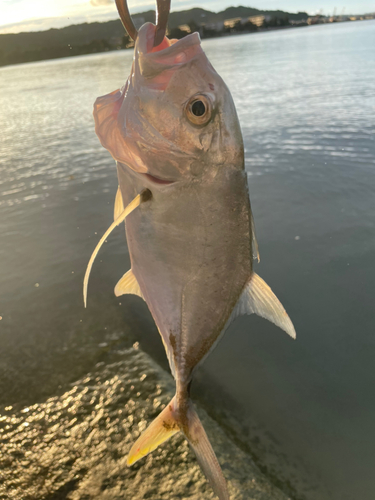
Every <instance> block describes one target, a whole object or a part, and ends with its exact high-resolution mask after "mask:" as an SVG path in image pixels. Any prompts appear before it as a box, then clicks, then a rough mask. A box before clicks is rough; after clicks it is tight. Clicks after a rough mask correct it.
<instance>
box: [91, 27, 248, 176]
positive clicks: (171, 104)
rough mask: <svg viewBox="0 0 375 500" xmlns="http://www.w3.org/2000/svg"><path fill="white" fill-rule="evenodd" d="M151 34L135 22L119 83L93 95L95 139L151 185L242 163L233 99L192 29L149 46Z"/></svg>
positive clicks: (152, 39) (241, 147) (211, 173)
mask: <svg viewBox="0 0 375 500" xmlns="http://www.w3.org/2000/svg"><path fill="white" fill-rule="evenodd" d="M154 36H155V26H154V25H153V24H151V23H146V24H144V25H143V26H142V27H141V29H140V30H139V33H138V36H137V40H136V44H135V52H134V59H133V65H132V70H131V74H130V76H129V78H128V80H127V82H126V84H125V85H124V87H123V88H122V89H121V90H117V91H115V92H112V93H111V94H109V95H106V96H103V97H99V98H98V99H97V100H96V102H95V105H94V118H95V124H96V127H95V130H96V133H97V135H98V137H99V139H100V141H101V143H102V145H103V146H104V147H105V148H107V149H108V150H109V151H110V153H111V154H112V156H113V157H114V159H115V160H116V161H118V162H119V163H122V164H125V165H126V166H127V167H129V168H130V169H131V170H132V171H133V172H134V173H135V174H137V175H142V174H143V175H146V176H147V177H148V179H149V180H150V179H151V180H153V181H155V182H156V183H157V184H159V185H162V184H172V183H175V182H182V181H190V180H191V179H193V178H196V177H199V176H201V175H203V173H206V174H207V173H208V174H209V175H215V172H217V171H218V169H222V168H225V167H226V166H238V168H243V142H242V135H241V130H240V125H239V122H238V117H237V113H236V110H235V106H234V103H233V100H232V97H231V94H230V92H229V90H228V88H227V86H226V85H225V83H224V82H223V80H222V79H221V77H220V76H219V75H218V73H217V72H216V71H215V70H214V68H213V67H212V65H211V64H210V62H209V61H208V59H207V57H206V55H205V53H204V52H203V50H202V47H201V43H200V37H199V34H198V33H192V34H190V35H188V36H186V37H185V38H183V39H181V40H169V39H168V38H167V37H165V38H164V40H163V42H162V43H161V44H160V45H159V46H157V47H153V41H154Z"/></svg>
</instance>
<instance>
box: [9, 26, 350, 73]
mask: <svg viewBox="0 0 375 500" xmlns="http://www.w3.org/2000/svg"><path fill="white" fill-rule="evenodd" d="M346 22H354V21H346ZM331 24H332V23H324V24H323V23H322V24H319V26H320V25H327V26H329V25H331ZM336 24H342V23H336ZM317 25H318V24H312V25H309V24H299V25H284V26H274V27H268V28H258V29H257V30H254V31H242V32H241V31H236V32H231V33H219V34H218V35H217V36H209V37H204V38H202V41H206V40H213V39H217V38H227V37H232V36H243V35H256V34H260V33H268V32H270V31H280V30H289V29H295V28H308V27H311V26H317ZM133 49H134V45H131V46H129V47H126V48H124V47H121V48H107V49H105V50H96V51H90V52H82V53H76V54H73V53H72V54H71V55H65V54H64V55H61V56H56V57H48V58H42V59H34V60H31V61H21V62H14V63H13V62H12V63H5V64H2V63H1V62H0V69H1V68H7V67H9V66H19V65H21V64H30V63H37V62H44V61H54V60H59V59H71V58H73V57H79V56H89V55H95V54H104V53H111V52H119V51H121V50H133Z"/></svg>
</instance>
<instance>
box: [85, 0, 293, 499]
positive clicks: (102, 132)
mask: <svg viewBox="0 0 375 500" xmlns="http://www.w3.org/2000/svg"><path fill="white" fill-rule="evenodd" d="M116 4H117V7H118V10H119V13H120V17H121V20H122V22H123V24H124V26H125V27H126V29H127V30H128V32H129V34H130V35H131V36H132V38H133V39H134V40H135V45H134V59H133V64H132V68H131V72H130V76H129V78H128V79H127V81H126V83H125V85H124V86H123V87H122V88H121V89H118V90H115V91H114V92H111V93H110V94H108V95H105V96H102V97H99V98H98V99H97V100H96V102H95V104H94V119H95V131H96V134H97V136H98V138H99V140H100V142H101V144H102V145H103V146H104V148H106V149H107V150H108V151H109V152H110V153H111V155H112V157H113V158H114V160H115V161H116V165H117V175H118V184H119V187H118V191H117V194H116V199H115V207H114V222H113V223H112V225H111V226H110V228H109V230H108V231H107V232H106V233H105V235H104V236H103V237H102V239H101V241H100V242H99V244H98V245H97V247H96V249H95V251H94V253H93V256H92V258H91V259H90V263H89V266H88V268H87V271H86V275H85V283H84V300H85V304H86V300H87V286H88V277H89V274H90V270H91V266H92V264H93V260H94V258H95V256H96V255H97V253H98V251H99V249H100V246H101V244H102V242H103V241H104V240H105V239H106V238H107V237H108V235H109V233H110V232H111V231H112V230H113V228H114V227H116V226H117V225H119V224H120V223H123V222H124V221H125V231H126V238H127V244H128V249H129V255H130V261H131V268H130V269H129V270H127V271H126V272H125V274H124V275H123V276H122V277H121V279H120V280H119V282H118V283H117V285H116V286H115V295H116V296H122V295H124V294H129V293H130V294H135V295H137V296H139V297H141V298H142V299H143V300H144V301H145V302H146V304H147V306H148V308H149V310H150V312H151V314H152V317H153V318H154V320H155V323H156V325H157V327H158V330H159V333H160V336H161V339H162V341H163V344H164V347H165V351H166V355H167V358H168V361H169V365H170V369H171V373H172V375H173V377H174V379H175V382H176V394H175V396H174V397H173V398H172V400H171V401H170V403H169V404H168V405H167V406H166V407H165V408H164V410H163V411H162V412H161V413H160V414H159V416H158V417H157V418H156V419H155V420H154V421H153V422H152V423H151V424H150V425H149V427H148V428H147V429H146V430H145V431H144V432H143V434H142V435H141V436H140V437H139V438H138V440H137V441H136V442H135V444H134V445H133V446H132V448H131V450H130V452H129V455H128V458H127V463H128V465H129V466H131V465H133V464H134V463H135V462H137V461H138V460H140V459H141V458H143V457H144V456H146V455H148V454H149V453H150V452H152V451H153V450H155V449H156V448H157V447H158V446H159V445H161V444H162V443H164V442H165V441H167V440H168V439H169V438H171V437H172V436H173V435H174V434H176V433H177V432H182V433H183V434H184V436H185V437H186V439H187V440H188V442H189V444H190V446H191V448H192V449H193V450H194V452H195V454H196V457H197V460H198V462H199V464H200V466H201V468H202V470H203V472H204V474H205V476H206V478H207V480H208V481H209V483H210V485H211V487H212V489H213V491H214V493H215V494H216V496H217V497H218V498H219V500H228V499H229V493H228V487H227V483H226V480H225V478H224V475H223V472H222V470H221V467H220V465H219V462H218V459H217V457H216V455H215V452H214V450H213V448H212V446H211V444H210V442H209V439H208V437H207V435H206V432H205V430H204V428H203V425H202V423H201V421H200V419H199V417H198V414H197V412H196V410H195V408H194V405H193V402H192V400H191V398H190V387H191V382H192V378H193V375H194V372H195V370H196V369H197V367H198V366H199V365H200V364H201V363H202V362H203V361H204V359H205V358H206V357H207V355H208V354H209V353H210V352H212V350H213V349H214V347H215V346H216V344H217V343H218V341H219V340H220V338H221V337H222V335H223V334H224V332H225V331H226V330H227V329H228V327H229V325H230V324H231V323H232V322H233V321H234V320H235V319H236V318H237V317H238V316H240V315H243V314H253V313H255V314H257V315H259V316H261V317H263V318H265V319H267V320H269V321H271V322H273V323H274V324H275V325H277V326H278V327H280V328H281V329H283V330H284V331H285V332H286V333H287V334H289V335H290V336H291V337H292V338H295V337H296V332H295V329H294V326H293V323H292V322H291V320H290V318H289V316H288V315H287V313H286V311H285V309H284V307H283V306H282V305H281V303H280V301H279V300H278V299H277V297H276V296H275V295H274V293H273V292H272V290H271V288H270V287H269V286H268V285H267V284H266V283H265V282H264V281H263V279H262V278H260V276H258V275H257V274H256V273H255V272H254V270H253V261H254V258H258V260H259V253H258V245H257V242H256V237H255V229H254V221H253V216H252V212H251V206H250V198H249V187H248V178H247V175H246V171H245V166H244V164H245V162H244V145H243V139H242V133H241V128H240V124H239V120H238V116H237V112H236V108H235V105H234V102H233V99H232V96H231V93H230V91H229V89H228V87H227V86H226V84H225V83H224V81H223V80H222V78H221V77H220V76H219V74H218V73H217V72H216V71H215V69H214V68H213V66H212V65H211V63H210V62H209V60H208V58H207V56H206V54H205V53H204V51H203V49H202V46H201V40H200V37H199V34H198V33H192V34H189V35H188V36H186V37H184V38H182V39H181V40H170V39H168V37H167V36H165V29H166V20H165V12H167V11H168V12H169V8H168V5H169V4H167V7H166V5H165V2H163V1H162V0H158V14H159V21H158V22H157V24H156V25H154V24H152V23H146V24H144V25H143V26H142V27H141V28H140V29H139V31H137V30H136V29H135V27H134V25H133V24H132V21H131V18H130V15H129V12H128V10H127V5H126V2H125V1H123V0H116ZM163 9H164V10H163Z"/></svg>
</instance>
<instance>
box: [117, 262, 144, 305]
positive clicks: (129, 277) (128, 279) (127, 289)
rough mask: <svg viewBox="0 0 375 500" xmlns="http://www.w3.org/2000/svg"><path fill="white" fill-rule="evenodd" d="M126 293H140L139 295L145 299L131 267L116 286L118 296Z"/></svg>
mask: <svg viewBox="0 0 375 500" xmlns="http://www.w3.org/2000/svg"><path fill="white" fill-rule="evenodd" d="M126 293H132V294H134V295H138V297H141V299H143V300H144V297H143V295H142V292H141V289H140V286H139V284H138V281H137V278H136V277H135V276H134V274H133V271H132V270H131V269H129V271H128V272H127V273H125V274H124V276H123V277H122V278H121V279H120V281H119V282H118V283H117V285H116V286H115V295H116V297H120V296H121V295H125V294H126Z"/></svg>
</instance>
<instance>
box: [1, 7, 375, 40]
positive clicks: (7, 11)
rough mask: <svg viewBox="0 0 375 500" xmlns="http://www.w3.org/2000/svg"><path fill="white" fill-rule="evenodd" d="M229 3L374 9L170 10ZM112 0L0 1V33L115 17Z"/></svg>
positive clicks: (140, 9) (366, 9) (365, 10)
mask: <svg viewBox="0 0 375 500" xmlns="http://www.w3.org/2000/svg"><path fill="white" fill-rule="evenodd" d="M128 5H129V8H130V11H131V12H132V13H136V12H143V11H146V10H150V9H154V8H155V3H154V2H150V0H128ZM232 5H244V6H247V7H255V8H258V9H263V10H285V11H288V12H299V11H305V12H307V13H308V14H310V15H314V14H317V13H319V12H321V13H323V14H324V15H331V14H332V13H333V10H334V8H335V7H336V9H337V10H336V12H337V14H342V13H345V14H365V13H368V12H374V11H375V0H372V1H368V0H242V1H241V0H240V2H236V0H199V1H196V0H172V10H184V9H191V8H193V7H202V8H204V9H207V10H211V11H214V12H219V11H221V10H224V9H225V8H227V7H230V6H232ZM117 18H118V14H117V11H116V6H115V3H114V0H0V33H18V32H20V31H42V30H47V29H49V28H62V27H63V26H69V25H70V24H79V23H84V22H94V21H109V20H111V19H117Z"/></svg>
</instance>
